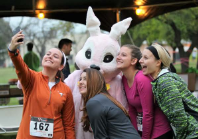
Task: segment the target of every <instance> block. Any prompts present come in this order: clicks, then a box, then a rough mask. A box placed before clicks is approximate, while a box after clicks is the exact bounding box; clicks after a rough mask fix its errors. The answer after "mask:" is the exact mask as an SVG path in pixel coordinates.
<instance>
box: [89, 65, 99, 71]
mask: <svg viewBox="0 0 198 139" xmlns="http://www.w3.org/2000/svg"><path fill="white" fill-rule="evenodd" d="M90 68H92V69H96V70H100V67H99V66H96V65H95V64H92V65H90Z"/></svg>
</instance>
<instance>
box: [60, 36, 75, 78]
mask: <svg viewBox="0 0 198 139" xmlns="http://www.w3.org/2000/svg"><path fill="white" fill-rule="evenodd" d="M58 48H59V49H60V50H61V51H63V52H64V53H65V55H66V59H67V62H66V66H65V67H64V68H63V70H62V72H63V74H64V79H65V78H67V77H68V75H69V74H70V68H69V63H68V56H69V55H70V52H71V51H72V41H71V40H70V39H67V38H64V39H61V40H60V41H59V43H58Z"/></svg>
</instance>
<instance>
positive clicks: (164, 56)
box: [151, 43, 172, 69]
mask: <svg viewBox="0 0 198 139" xmlns="http://www.w3.org/2000/svg"><path fill="white" fill-rule="evenodd" d="M151 46H153V47H155V49H156V50H157V53H158V55H159V58H160V60H161V61H162V67H161V68H162V69H164V68H169V67H170V64H171V62H172V59H171V56H170V54H169V53H168V51H167V50H166V49H165V48H164V47H163V46H161V45H159V44H158V43H153V44H152V45H151Z"/></svg>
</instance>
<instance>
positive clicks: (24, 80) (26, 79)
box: [8, 31, 33, 95]
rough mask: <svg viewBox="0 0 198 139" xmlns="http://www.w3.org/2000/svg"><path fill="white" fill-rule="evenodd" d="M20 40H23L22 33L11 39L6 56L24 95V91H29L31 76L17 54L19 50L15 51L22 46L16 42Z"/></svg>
mask: <svg viewBox="0 0 198 139" xmlns="http://www.w3.org/2000/svg"><path fill="white" fill-rule="evenodd" d="M21 38H24V35H23V34H22V31H20V32H18V33H17V34H16V35H14V36H13V37H12V40H11V44H10V46H9V47H8V50H9V52H8V54H9V56H10V58H11V60H12V62H13V64H14V66H15V69H16V74H17V76H18V78H19V80H20V82H21V84H22V86H23V89H24V90H23V93H24V95H25V92H27V91H25V90H27V89H31V87H30V83H31V82H33V76H32V72H31V71H30V69H29V68H28V66H27V65H26V64H25V62H24V61H23V59H22V57H21V55H20V53H19V50H18V49H17V47H18V46H19V45H20V44H23V42H18V40H19V39H21Z"/></svg>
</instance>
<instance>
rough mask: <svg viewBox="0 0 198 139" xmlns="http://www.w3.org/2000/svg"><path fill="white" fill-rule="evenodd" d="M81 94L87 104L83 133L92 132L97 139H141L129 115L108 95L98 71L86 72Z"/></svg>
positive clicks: (81, 80) (81, 85)
mask: <svg viewBox="0 0 198 139" xmlns="http://www.w3.org/2000/svg"><path fill="white" fill-rule="evenodd" d="M79 90H80V93H81V94H82V98H83V101H84V107H83V109H82V110H83V112H84V114H83V117H82V122H83V129H84V131H90V130H91V129H92V130H93V133H94V138H95V139H140V136H139V135H138V133H137V131H136V130H135V128H134V127H133V126H132V124H131V122H130V119H129V115H128V112H127V111H126V110H125V108H124V107H123V106H122V105H121V104H120V103H119V102H118V101H116V100H115V99H114V98H113V97H112V96H110V95H109V93H108V92H107V88H106V83H105V80H104V78H103V76H102V74H101V73H100V72H99V71H98V70H96V69H85V70H84V71H83V73H82V74H81V76H80V81H79ZM90 124H91V126H90Z"/></svg>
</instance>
